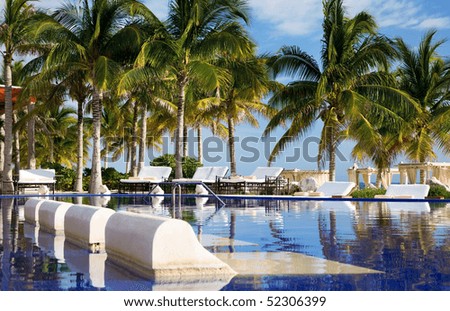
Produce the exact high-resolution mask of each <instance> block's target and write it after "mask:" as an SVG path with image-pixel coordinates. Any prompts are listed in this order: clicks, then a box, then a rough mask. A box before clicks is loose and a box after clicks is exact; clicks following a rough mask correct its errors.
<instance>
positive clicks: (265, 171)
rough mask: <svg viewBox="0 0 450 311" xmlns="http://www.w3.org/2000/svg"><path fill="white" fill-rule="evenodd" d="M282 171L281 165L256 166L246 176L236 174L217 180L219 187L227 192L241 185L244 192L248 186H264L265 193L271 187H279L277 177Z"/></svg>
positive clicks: (258, 187)
mask: <svg viewBox="0 0 450 311" xmlns="http://www.w3.org/2000/svg"><path fill="white" fill-rule="evenodd" d="M282 171H283V168H282V167H257V168H256V169H255V170H254V171H253V173H252V174H250V175H248V176H236V177H230V178H222V179H220V180H219V189H224V190H226V191H227V192H229V191H230V190H231V189H234V190H237V188H239V187H241V186H243V187H244V188H245V192H247V190H249V189H250V188H257V189H261V188H263V187H264V190H265V193H266V194H267V193H268V189H269V188H272V189H275V191H277V190H278V188H279V181H280V180H279V177H280V174H281V172H282Z"/></svg>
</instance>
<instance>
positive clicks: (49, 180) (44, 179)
mask: <svg viewBox="0 0 450 311" xmlns="http://www.w3.org/2000/svg"><path fill="white" fill-rule="evenodd" d="M55 177H56V176H55V170H54V169H27V170H19V176H18V179H17V180H15V186H16V187H15V189H16V192H17V193H19V192H20V190H21V189H26V188H39V190H38V191H39V193H40V194H44V193H41V192H42V191H43V189H47V188H49V189H50V190H51V191H52V192H53V193H55V184H56V179H55ZM49 189H47V191H45V192H48V190H49Z"/></svg>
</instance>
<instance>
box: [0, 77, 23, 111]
mask: <svg viewBox="0 0 450 311" xmlns="http://www.w3.org/2000/svg"><path fill="white" fill-rule="evenodd" d="M21 91H22V88H21V87H19V86H13V87H12V101H13V104H15V103H16V101H17V97H18V96H19V94H20V92H21ZM4 112H5V86H4V85H3V84H0V114H3V113H4Z"/></svg>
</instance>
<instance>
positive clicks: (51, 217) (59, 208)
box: [38, 200, 72, 234]
mask: <svg viewBox="0 0 450 311" xmlns="http://www.w3.org/2000/svg"><path fill="white" fill-rule="evenodd" d="M71 206H72V204H71V203H66V202H60V201H52V200H46V201H44V202H42V204H41V206H40V208H39V211H38V213H39V225H40V227H41V228H42V229H43V230H45V231H47V232H50V233H55V234H64V217H65V215H66V212H67V210H68V209H69V207H71Z"/></svg>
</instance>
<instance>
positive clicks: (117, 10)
mask: <svg viewBox="0 0 450 311" xmlns="http://www.w3.org/2000/svg"><path fill="white" fill-rule="evenodd" d="M147 12H148V9H147V8H146V7H145V6H144V5H143V4H142V3H141V2H139V1H137V0H93V1H88V0H84V1H82V3H81V6H77V5H74V4H72V3H66V4H65V5H64V6H62V7H61V8H59V9H58V10H56V11H55V13H54V14H53V16H52V18H47V19H46V20H45V21H44V22H42V21H41V27H39V28H38V29H37V31H36V32H37V33H36V36H37V37H41V38H45V39H46V40H47V41H48V42H51V43H52V44H53V46H52V49H51V51H50V52H49V54H48V57H47V59H46V63H45V66H44V70H53V71H55V70H58V71H60V72H62V73H68V72H77V73H78V72H81V73H83V75H82V79H83V80H82V81H84V83H86V84H88V85H89V86H90V89H91V92H92V118H93V150H92V170H91V181H90V185H89V192H90V193H99V191H100V190H99V187H100V185H101V184H102V177H101V155H100V151H101V146H100V141H101V136H100V132H101V116H102V109H103V105H102V99H103V97H104V96H105V94H106V93H107V92H108V91H110V90H111V89H112V88H113V85H114V80H115V79H116V78H117V77H118V76H119V73H120V72H121V65H122V64H123V63H124V62H125V61H126V60H127V59H128V58H129V57H130V55H133V54H134V55H135V51H137V50H138V49H139V43H140V41H139V39H138V38H137V37H136V34H138V32H136V31H135V30H136V29H137V28H139V21H136V20H133V19H132V18H131V15H132V14H140V13H147ZM61 38H64V40H62V39H61ZM45 39H43V40H45Z"/></svg>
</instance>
